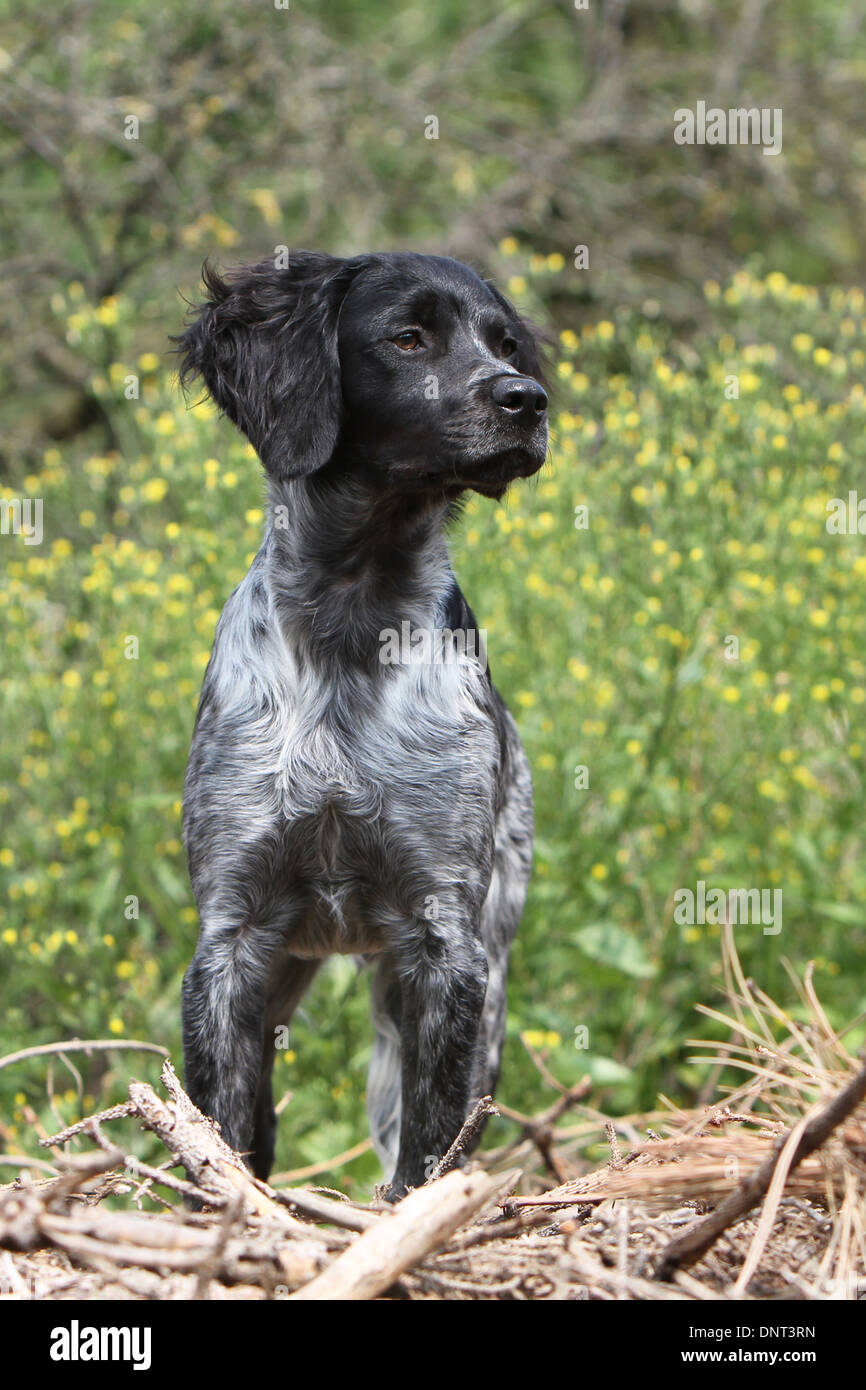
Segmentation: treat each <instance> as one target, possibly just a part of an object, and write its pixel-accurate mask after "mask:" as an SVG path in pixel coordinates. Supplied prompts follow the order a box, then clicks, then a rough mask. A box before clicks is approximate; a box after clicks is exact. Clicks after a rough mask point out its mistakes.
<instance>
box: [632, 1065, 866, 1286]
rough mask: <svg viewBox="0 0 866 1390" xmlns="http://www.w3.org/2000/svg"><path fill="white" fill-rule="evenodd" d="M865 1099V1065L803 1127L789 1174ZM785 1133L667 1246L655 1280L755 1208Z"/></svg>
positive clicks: (701, 1250)
mask: <svg viewBox="0 0 866 1390" xmlns="http://www.w3.org/2000/svg"><path fill="white" fill-rule="evenodd" d="M864 1097H866V1066H863V1067H861V1069H860V1071H858V1072H857V1073H856V1074H855V1075H854V1076H853V1077H852V1078H851V1080H850V1081H849V1082H848V1084H847V1086H843V1088H842V1090H841V1091H840V1092H839V1093H838V1095H836V1096H834V1098H833V1100H831V1102H830V1104H829V1105H828V1106H826V1107H825V1108H824V1109H823V1110H822V1111H821V1112H820V1113H819V1114H817V1115H815V1116H814V1117H813V1118H812V1119H811V1120H810V1121H809V1123H808V1124H807V1125H806V1126H805V1127H804V1129H803V1133H802V1134H801V1136H800V1141H799V1143H798V1144H797V1147H796V1148H795V1150H794V1152H793V1154H792V1156H791V1161H790V1164H789V1168H788V1171H789V1173H791V1172H793V1171H794V1169H795V1168H796V1167H797V1166H798V1164H799V1163H801V1162H802V1160H803V1159H804V1158H806V1157H808V1155H809V1154H810V1153H813V1152H814V1151H815V1149H818V1148H820V1146H821V1145H822V1144H823V1143H824V1141H825V1140H826V1139H828V1138H829V1137H830V1135H831V1134H832V1133H833V1130H834V1129H835V1128H836V1127H837V1125H840V1124H841V1123H842V1121H843V1120H846V1119H847V1118H848V1116H849V1115H850V1114H851V1112H852V1111H853V1110H855V1109H856V1107H857V1106H858V1105H859V1104H860V1102H861V1101H862V1100H863V1099H864ZM789 1137H790V1136H789V1134H787V1133H785V1134H783V1135H782V1137H781V1138H780V1139H778V1140H777V1141H776V1143H775V1144H774V1145H773V1151H772V1153H771V1154H770V1156H769V1157H768V1158H766V1159H765V1160H764V1162H763V1163H762V1164H761V1166H760V1167H759V1168H756V1169H755V1172H754V1173H751V1174H750V1175H749V1177H747V1178H745V1179H744V1180H743V1182H741V1183H740V1186H739V1187H738V1188H736V1190H735V1191H734V1192H732V1193H731V1194H730V1196H729V1197H726V1198H725V1199H724V1201H723V1202H720V1203H719V1205H718V1206H717V1207H716V1209H715V1211H711V1212H710V1213H709V1215H708V1216H704V1217H702V1218H701V1220H700V1221H697V1222H695V1224H694V1226H691V1227H689V1229H688V1230H687V1231H684V1232H683V1234H682V1235H681V1236H677V1237H676V1239H675V1240H672V1241H671V1242H670V1244H669V1245H668V1247H667V1249H666V1251H665V1253H664V1255H663V1256H662V1259H661V1262H660V1264H659V1266H658V1268H657V1270H656V1273H655V1277H656V1279H670V1278H671V1276H672V1274H673V1273H674V1270H676V1269H680V1268H682V1267H684V1266H686V1267H687V1266H688V1265H691V1264H694V1263H695V1261H696V1260H699V1259H700V1258H701V1256H702V1255H705V1254H706V1252H707V1251H708V1250H709V1248H710V1246H712V1245H714V1244H715V1242H716V1241H717V1240H718V1238H719V1236H720V1235H721V1234H722V1232H723V1231H726V1230H727V1228H728V1227H729V1226H730V1225H732V1224H733V1222H734V1221H736V1220H737V1219H738V1218H739V1217H741V1216H744V1215H745V1214H746V1212H747V1211H751V1209H752V1207H754V1206H757V1204H758V1202H760V1200H761V1198H762V1197H763V1196H764V1194H765V1193H766V1192H767V1189H768V1188H769V1186H770V1183H771V1182H772V1181H773V1174H774V1172H775V1171H776V1164H777V1163H778V1161H779V1157H780V1155H781V1153H782V1150H783V1149H784V1147H785V1144H786V1143H787V1142H788V1139H789Z"/></svg>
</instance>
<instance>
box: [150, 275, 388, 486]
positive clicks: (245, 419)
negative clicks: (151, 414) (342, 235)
mask: <svg viewBox="0 0 866 1390" xmlns="http://www.w3.org/2000/svg"><path fill="white" fill-rule="evenodd" d="M288 262H289V263H288V266H287V267H286V268H285V269H277V268H276V267H275V265H274V264H273V262H270V261H263V262H261V263H260V264H258V265H251V266H244V267H242V268H240V269H237V270H233V271H230V272H229V273H228V274H227V275H226V276H225V277H222V276H220V275H219V274H218V273H217V272H216V271H215V270H214V269H213V268H212V267H211V266H209V265H207V264H205V266H204V268H203V271H202V280H203V282H204V286H205V289H206V291H207V298H206V299H205V301H204V302H203V303H202V304H199V305H197V306H195V314H196V317H195V318H194V320H193V321H192V322H191V323H190V325H189V327H188V328H187V329H186V331H185V332H184V333H182V334H180V335H179V336H178V337H177V338H175V339H174V340H173V341H174V342H176V343H177V344H178V348H177V350H178V352H179V353H180V354H181V364H180V380H181V385H182V386H183V388H184V390H186V389H187V387H188V386H189V385H190V384H191V383H192V382H193V381H195V380H196V378H198V377H201V379H202V380H203V381H204V383H205V385H206V386H207V389H208V391H209V392H210V394H211V396H212V397H213V399H214V401H215V402H216V404H217V405H218V406H219V407H220V410H222V411H223V412H224V413H225V414H226V415H228V417H229V419H230V420H232V421H233V422H234V424H236V425H237V426H238V428H239V429H241V430H243V432H244V434H245V435H246V436H247V438H248V439H249V440H250V442H251V443H252V445H253V447H254V448H255V450H256V452H257V453H258V455H259V458H260V459H261V460H262V463H263V464H264V465H265V467H266V468H267V470H268V472H269V473H271V474H273V476H274V477H275V478H279V479H282V478H298V477H301V476H302V475H304V474H306V473H312V472H314V471H315V469H317V468H320V467H321V466H322V464H324V463H326V462H327V460H328V459H329V458H330V456H331V454H332V453H333V451H334V446H335V444H336V442H337V435H338V433H339V429H340V420H341V414H342V389H341V383H340V361H339V355H338V352H337V325H338V318H339V312H340V305H341V304H342V301H343V297H344V295H345V293H346V290H347V289H348V287H349V285H350V284H351V282H352V279H353V278H354V276H355V275H356V274H357V272H358V270H359V269H360V267H361V261H360V260H356V261H347V260H341V259H339V258H338V257H336V256H327V255H324V254H321V253H319V252H315V251H292V252H290V253H289V257H288Z"/></svg>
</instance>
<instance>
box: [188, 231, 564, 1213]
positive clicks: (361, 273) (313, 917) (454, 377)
mask: <svg viewBox="0 0 866 1390" xmlns="http://www.w3.org/2000/svg"><path fill="white" fill-rule="evenodd" d="M203 278H204V284H205V287H206V291H207V297H206V299H205V300H204V301H203V302H202V303H201V304H199V305H196V306H194V315H195V316H194V318H193V319H192V320H191V321H190V322H189V323H188V326H187V328H186V330H185V331H184V332H183V333H182V334H180V335H179V336H178V337H177V338H176V339H175V340H174V341H175V342H176V343H177V344H178V348H177V350H178V352H179V353H180V355H181V364H180V380H181V383H182V386H183V388H184V390H185V391H186V390H188V388H189V386H190V384H191V383H192V382H194V381H195V380H196V379H197V378H198V379H201V380H202V381H203V382H204V384H205V386H206V387H207V389H208V391H209V392H210V395H211V396H212V398H213V400H214V401H215V402H216V404H217V405H218V406H219V408H220V409H221V411H222V412H223V413H224V414H225V415H227V416H228V417H229V419H230V420H231V421H232V422H233V423H234V424H235V425H236V426H237V427H238V428H239V429H240V430H241V431H242V432H243V433H244V434H245V435H246V437H247V438H248V439H249V440H250V442H251V443H252V444H253V446H254V448H255V449H256V452H257V453H258V455H259V458H260V459H261V461H262V463H263V465H264V468H265V470H266V474H267V478H268V514H267V522H266V526H265V531H264V539H263V542H262V546H261V549H260V550H259V552H258V554H257V555H256V558H255V560H254V561H253V564H252V566H251V568H250V570H249V572H248V574H247V575H246V577H245V579H244V580H243V581H242V583H241V584H240V585H239V586H238V587H237V589H235V591H234V593H233V594H232V595H231V597H230V598H229V600H228V602H227V603H226V606H225V608H224V610H223V612H222V616H221V617H220V620H219V623H218V625H217V629H216V636H215V640H214V646H213V651H212V654H211V658H210V663H209V665H208V668H207V673H206V675H205V679H204V684H203V688H202V692H201V699H200V703H199V708H198V714H197V717H196V721H195V729H194V734H193V739H192V747H191V751H190V756H189V763H188V768H187V775H186V782H185V793H184V838H185V843H186V850H187V857H188V862H189V871H190V877H191V881H192V885H193V890H194V893H195V897H196V901H197V904H198V910H199V915H200V923H201V927H200V935H199V941H198V946H197V949H196V951H195V955H194V957H193V959H192V962H191V964H190V966H189V968H188V970H187V972H186V975H185V977H184V982H183V1044H184V1060H185V1079H186V1085H187V1089H188V1091H189V1094H190V1096H191V1098H192V1100H193V1101H194V1102H195V1103H196V1105H197V1106H198V1107H199V1108H200V1109H201V1110H202V1111H204V1112H205V1113H206V1114H207V1115H209V1116H211V1117H212V1118H213V1119H214V1120H216V1121H217V1122H218V1124H219V1126H220V1128H221V1131H222V1134H223V1137H224V1138H225V1139H226V1140H227V1142H228V1143H229V1144H231V1145H232V1146H233V1147H234V1148H235V1149H236V1150H238V1151H240V1152H243V1153H244V1154H245V1155H246V1156H247V1161H248V1162H249V1164H250V1166H251V1168H252V1170H253V1172H254V1174H255V1175H256V1176H258V1177H259V1178H263V1179H266V1178H267V1176H268V1174H269V1173H270V1170H271V1167H272V1163H273V1154H274V1140H275V1131H276V1116H275V1113H274V1107H273V1097H272V1092H271V1072H272V1068H273V1062H274V1054H275V1038H276V1037H277V1036H278V1030H279V1029H281V1028H282V1027H283V1026H284V1025H286V1024H288V1022H289V1020H290V1019H291V1017H292V1013H293V1011H294V1010H295V1008H296V1006H297V1004H298V1002H299V1000H300V999H301V996H302V995H303V993H304V991H305V990H306V989H307V987H308V985H309V984H310V982H311V980H312V979H313V977H314V975H315V974H316V971H317V970H318V969H319V967H320V965H321V963H322V962H323V960H325V958H326V957H328V956H329V955H331V954H333V953H341V954H350V955H353V956H356V957H361V958H362V959H363V961H364V962H368V963H369V964H370V965H371V966H372V968H373V980H372V986H371V995H372V1013H373V1022H374V1026H375V1042H374V1045H373V1051H372V1058H371V1063H370V1068H369V1084H368V1089H367V1106H368V1111H369V1116H370V1123H371V1131H372V1136H373V1141H374V1145H375V1148H376V1151H377V1153H378V1154H379V1156H380V1158H381V1160H382V1163H383V1167H384V1169H385V1174H386V1180H387V1181H388V1183H389V1185H388V1187H387V1188H386V1196H387V1197H388V1199H389V1200H398V1199H399V1198H400V1197H401V1196H402V1195H404V1194H405V1193H406V1192H407V1191H408V1190H409V1189H410V1188H413V1187H417V1186H420V1185H421V1184H422V1183H423V1182H424V1181H425V1180H426V1178H427V1177H428V1176H429V1174H430V1171H431V1169H432V1166H433V1165H434V1164H435V1163H436V1161H437V1160H438V1159H439V1158H441V1157H442V1156H443V1155H444V1154H445V1153H446V1151H447V1150H448V1149H449V1146H451V1145H452V1144H453V1141H454V1140H455V1138H456V1136H457V1135H458V1133H459V1132H460V1130H461V1128H462V1127H463V1125H464V1123H465V1121H466V1118H467V1114H468V1113H469V1112H470V1110H471V1108H472V1106H473V1104H474V1102H475V1101H477V1099H478V1098H480V1097H482V1096H484V1095H488V1094H492V1092H493V1090H494V1087H495V1085H496V1081H497V1078H498V1074H499V1069H500V1059H501V1054H502V1047H503V1041H504V1035H505V985H506V970H507V965H508V955H509V950H510V947H511V943H512V940H513V937H514V933H515V931H516V929H517V925H518V922H519V919H520V916H521V913H522V911H523V904H524V898H525V894H526V887H527V880H528V877H529V872H530V865H531V855H532V836H533V812H532V787H531V780H530V773H529V767H528V763H527V758H526V755H525V752H524V750H523V748H522V746H521V743H520V739H519V737H518V734H517V729H516V727H515V724H514V721H513V719H512V717H511V715H510V714H509V712H508V711H507V709H506V707H505V705H504V703H503V701H502V699H501V697H500V696H499V694H498V693H497V691H496V689H495V688H494V686H493V684H492V682H491V678H490V671H489V667H488V665H487V662H486V658H485V657H482V658H479V656H478V654H477V652H476V650H475V646H476V642H475V639H476V638H477V637H478V636H479V629H478V626H477V623H476V619H475V617H474V615H473V613H472V611H471V609H470V608H469V606H468V605H467V603H466V600H465V599H464V597H463V594H462V593H461V591H460V588H459V587H458V584H457V581H456V579H455V577H454V574H453V572H452V568H451V564H450V561H449V555H448V549H447V544H446V539H445V527H446V524H447V523H448V522H449V520H451V519H452V518H453V517H454V516H455V515H456V514H457V512H458V511H459V508H460V503H461V498H464V499H465V494H466V493H467V491H470V490H472V491H475V492H478V493H480V494H482V495H483V496H484V497H491V498H501V497H502V495H503V494H504V492H505V489H506V487H507V486H508V484H509V483H510V482H511V481H512V480H513V479H516V478H526V477H530V476H531V475H532V474H534V473H536V472H537V471H538V470H539V469H540V468H541V466H542V464H543V462H544V460H545V457H546V452H547V405H548V401H547V394H546V391H545V389H544V386H543V377H542V374H541V369H540V342H539V337H538V334H537V333H536V332H535V331H534V330H533V329H532V328H531V327H530V326H529V325H528V324H527V322H525V321H524V319H523V318H521V317H520V316H519V315H518V314H517V313H516V312H515V310H514V309H513V307H512V306H511V305H510V304H509V302H508V301H507V300H506V299H505V298H504V297H503V296H502V295H501V294H500V293H499V291H498V290H497V289H495V288H494V286H493V285H492V284H490V283H489V282H487V281H485V280H483V279H482V278H481V277H480V276H478V275H477V274H476V273H475V272H474V271H472V270H471V269H469V267H467V266H465V265H463V264H461V263H459V262H457V261H454V260H450V259H447V258H444V257H439V256H425V255H417V254H413V253H409V252H405V253H404V252H398V253H389V254H384V253H383V254H370V255H361V256H357V257H353V258H349V259H346V258H338V257H334V256H330V255H326V254H322V253H318V252H310V251H297V252H291V253H290V255H289V257H288V264H287V265H286V266H284V267H279V268H278V267H277V265H276V264H275V263H273V262H264V263H260V264H256V265H252V266H248V267H244V268H240V269H236V270H234V271H232V272H230V273H228V274H227V275H225V276H221V275H220V274H218V273H217V272H216V271H214V270H212V269H211V268H210V267H208V266H207V265H206V266H205V269H204V277H203ZM395 631H397V632H402V634H403V635H404V636H406V635H407V634H408V635H409V639H410V640H409V644H408V651H409V656H408V659H405V650H404V659H400V660H387V661H386V660H383V648H384V645H385V642H384V636H383V635H384V634H387V633H393V632H395ZM431 634H432V635H431ZM419 635H422V636H423V635H427V637H428V640H427V642H426V645H425V644H423V643H422V644H421V645H422V646H425V656H424V658H423V659H415V656H414V653H415V651H416V647H417V646H418V645H419V643H418V640H417V639H418V638H419ZM467 639H471V640H469V641H468V642H467ZM406 646H407V644H406V643H404V644H403V647H404V649H405V648H406ZM467 646H468V647H469V648H471V650H467Z"/></svg>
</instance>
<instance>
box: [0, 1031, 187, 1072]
mask: <svg viewBox="0 0 866 1390" xmlns="http://www.w3.org/2000/svg"><path fill="white" fill-rule="evenodd" d="M62 1052H156V1053H158V1054H159V1056H160V1057H167V1056H168V1048H167V1047H160V1046H159V1044H158V1043H149V1042H133V1041H132V1040H129V1041H126V1040H125V1039H122V1038H120V1039H119V1038H89V1039H84V1040H82V1039H81V1038H70V1039H69V1042H62V1043H39V1045H38V1046H37V1047H24V1048H22V1049H21V1051H20V1052H9V1053H7V1055H6V1056H5V1057H0V1071H2V1070H3V1068H4V1067H11V1066H12V1064H13V1062H23V1061H24V1060H25V1059H26V1058H27V1057H50V1056H52V1055H54V1056H57V1055H58V1054H59V1053H62Z"/></svg>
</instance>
